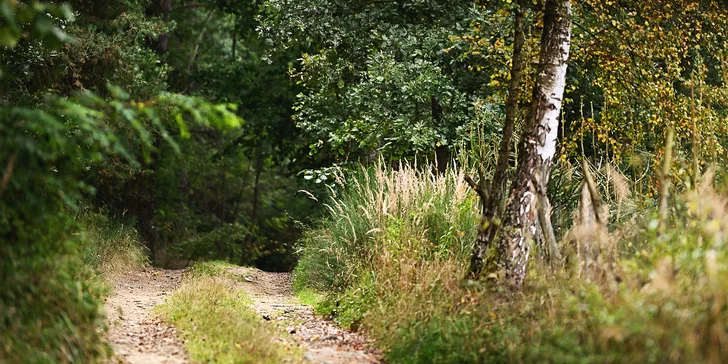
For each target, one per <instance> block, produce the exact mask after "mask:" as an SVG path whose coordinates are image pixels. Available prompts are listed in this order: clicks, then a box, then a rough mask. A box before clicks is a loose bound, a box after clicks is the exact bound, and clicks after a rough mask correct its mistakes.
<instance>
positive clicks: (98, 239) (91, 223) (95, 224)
mask: <svg viewBox="0 0 728 364" xmlns="http://www.w3.org/2000/svg"><path fill="white" fill-rule="evenodd" d="M80 225H81V227H82V234H83V237H84V242H85V244H84V246H83V262H84V264H86V265H88V266H89V267H91V268H93V269H95V270H96V271H97V272H99V273H100V274H101V275H102V276H103V277H104V278H106V279H114V278H115V277H117V276H119V275H120V274H123V273H128V272H132V271H136V270H139V269H141V268H143V267H144V266H145V265H147V264H148V263H149V258H148V254H147V249H146V248H145V247H144V245H142V243H141V241H140V240H139V234H138V233H137V231H136V229H134V227H133V225H132V224H129V223H124V222H120V221H114V220H112V219H109V218H108V217H106V216H104V215H102V214H95V213H86V214H84V215H82V217H81V218H80Z"/></svg>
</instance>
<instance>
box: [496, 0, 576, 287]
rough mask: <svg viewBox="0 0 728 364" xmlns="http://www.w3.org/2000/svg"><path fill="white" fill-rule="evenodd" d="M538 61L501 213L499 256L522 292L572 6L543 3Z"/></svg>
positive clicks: (554, 128)
mask: <svg viewBox="0 0 728 364" xmlns="http://www.w3.org/2000/svg"><path fill="white" fill-rule="evenodd" d="M543 23H544V29H543V36H542V38H541V56H540V62H539V65H538V71H537V76H536V84H535V85H534V90H533V100H532V104H531V112H530V115H529V118H530V120H529V122H528V123H527V127H526V129H525V130H524V137H523V139H522V145H521V156H522V157H523V158H521V159H520V163H519V165H518V171H517V172H516V176H515V179H514V181H513V188H512V190H511V195H510V197H509V199H508V206H507V209H506V213H505V216H504V217H505V229H504V231H503V239H502V249H501V252H502V253H503V254H504V255H505V256H503V257H502V259H503V260H504V263H505V264H504V266H505V271H506V280H507V281H508V283H509V284H510V285H511V287H512V288H514V289H520V288H521V286H522V284H523V280H524V278H525V276H526V269H527V267H528V258H529V255H530V253H531V242H532V241H533V238H534V234H535V232H536V229H537V224H538V205H537V204H538V194H539V191H542V192H541V193H542V194H544V195H546V192H547V184H548V180H549V175H550V172H551V166H552V164H553V158H554V155H555V154H556V138H557V134H558V128H559V119H558V118H559V113H560V112H561V102H562V98H563V95H564V88H565V85H566V67H567V64H566V61H567V59H568V57H569V47H570V45H571V2H570V1H569V0H546V7H545V11H544V21H543Z"/></svg>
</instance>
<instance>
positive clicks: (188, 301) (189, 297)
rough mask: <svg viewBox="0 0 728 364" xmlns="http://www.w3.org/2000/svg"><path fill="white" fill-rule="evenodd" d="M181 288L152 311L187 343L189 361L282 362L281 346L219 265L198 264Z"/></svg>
mask: <svg viewBox="0 0 728 364" xmlns="http://www.w3.org/2000/svg"><path fill="white" fill-rule="evenodd" d="M198 265H199V266H200V267H198V268H197V270H196V269H195V268H193V270H192V271H193V272H195V271H196V272H197V273H193V274H192V275H190V276H188V277H187V280H186V281H185V282H184V283H183V284H182V287H180V289H179V290H178V291H177V292H175V293H174V295H172V297H171V298H170V299H169V300H168V301H167V302H166V303H165V304H163V305H161V306H159V307H158V308H157V310H158V311H159V312H160V313H161V314H162V315H163V317H165V319H166V320H169V321H170V322H172V323H173V324H174V325H175V326H176V327H177V328H178V329H179V330H180V332H181V333H182V336H183V338H184V339H185V340H186V344H185V347H186V348H187V351H188V352H189V354H190V356H191V358H192V360H193V361H196V362H206V363H208V362H209V363H281V362H282V361H283V359H284V357H285V353H284V351H283V348H282V347H280V346H279V345H278V344H276V343H275V342H273V341H272V340H271V338H272V337H273V335H274V333H273V331H272V329H271V328H270V327H268V326H266V325H265V323H264V322H263V321H262V319H261V317H260V315H258V314H256V313H255V312H253V311H252V310H251V309H250V308H249V306H250V299H249V298H248V297H247V296H246V295H245V293H244V292H243V291H241V290H239V289H235V288H234V287H233V285H232V281H231V280H229V279H227V278H226V277H225V275H224V274H223V275H222V276H221V275H220V274H222V272H221V269H222V268H220V266H219V264H218V263H216V262H206V263H202V264H197V265H196V266H198Z"/></svg>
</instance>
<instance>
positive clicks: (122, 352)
mask: <svg viewBox="0 0 728 364" xmlns="http://www.w3.org/2000/svg"><path fill="white" fill-rule="evenodd" d="M228 270H229V271H230V272H231V273H232V274H234V275H235V276H237V279H235V280H234V281H235V283H233V284H234V285H235V286H236V287H237V288H240V289H242V290H245V291H246V292H248V294H249V296H250V298H251V299H252V301H253V307H252V309H254V310H255V311H256V312H257V313H258V314H260V316H261V321H263V322H264V324H266V325H273V326H274V332H276V333H277V334H276V337H273V338H271V339H272V340H274V341H277V342H280V343H281V344H283V345H287V346H296V347H300V348H301V349H302V350H303V352H304V354H303V357H304V359H305V360H306V361H307V362H311V363H326V364H329V363H331V364H355V363H356V364H359V363H361V364H369V363H379V362H381V355H380V354H379V353H378V352H377V351H376V350H373V349H372V343H371V342H369V341H367V340H366V339H365V338H364V337H363V336H361V335H359V334H357V333H352V332H348V331H346V330H342V329H341V328H339V327H336V326H335V325H334V324H333V323H331V322H330V321H327V320H324V319H322V318H320V317H316V316H315V315H314V314H313V308H311V307H310V306H306V305H302V304H300V303H298V301H297V299H296V298H295V297H294V296H293V291H292V289H291V275H290V273H269V272H263V271H261V270H258V269H252V268H244V267H235V268H229V269H228ZM181 276H182V271H180V270H162V269H148V270H145V271H143V272H138V273H133V274H128V275H125V276H123V277H120V278H119V279H117V280H116V282H115V284H114V291H113V294H112V295H111V296H110V297H109V298H108V299H107V300H106V305H105V308H106V311H107V315H108V319H109V328H110V329H109V333H108V339H109V342H110V343H111V345H112V347H113V348H114V353H115V357H114V359H113V362H115V363H129V364H136V363H139V364H141V363H150V364H160V363H169V364H177V363H188V362H190V360H189V358H188V356H187V354H186V352H185V350H184V347H183V345H182V343H181V340H180V339H179V336H178V335H177V331H176V329H175V328H174V327H171V326H170V325H168V324H166V323H165V322H163V321H162V320H160V319H159V318H157V317H156V316H155V315H154V313H153V308H154V307H155V306H157V305H159V304H161V303H163V302H164V300H165V299H166V298H167V297H168V296H169V295H171V294H172V293H173V292H174V290H175V289H176V288H177V287H178V286H179V284H180V281H181Z"/></svg>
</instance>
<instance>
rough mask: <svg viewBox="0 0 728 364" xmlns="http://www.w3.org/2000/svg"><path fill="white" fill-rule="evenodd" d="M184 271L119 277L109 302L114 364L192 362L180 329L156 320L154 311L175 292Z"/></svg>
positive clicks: (152, 272)
mask: <svg viewBox="0 0 728 364" xmlns="http://www.w3.org/2000/svg"><path fill="white" fill-rule="evenodd" d="M181 276H182V271H180V270H164V269H146V270H144V271H141V272H136V273H130V274H126V275H123V276H121V277H119V278H117V279H116V280H115V282H114V288H113V292H112V295H111V296H110V297H109V298H107V299H106V304H105V309H106V313H107V317H108V325H109V332H108V334H107V338H108V340H109V342H110V343H111V346H112V347H113V349H114V358H113V360H112V362H114V363H132V364H135V363H149V364H161V363H164V364H177V363H187V362H189V360H188V358H187V354H186V353H185V350H184V348H183V346H182V344H181V343H180V341H179V339H178V336H177V330H175V329H174V328H173V327H171V326H170V325H167V324H166V323H165V322H163V321H162V320H160V319H159V318H157V317H156V316H155V315H154V313H153V309H154V307H155V306H157V305H159V304H161V303H162V302H164V300H165V299H166V298H167V296H169V295H170V294H172V292H174V290H175V289H176V288H177V287H178V286H179V284H180V281H181Z"/></svg>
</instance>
